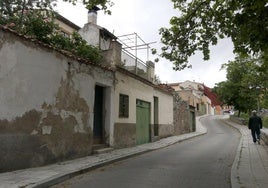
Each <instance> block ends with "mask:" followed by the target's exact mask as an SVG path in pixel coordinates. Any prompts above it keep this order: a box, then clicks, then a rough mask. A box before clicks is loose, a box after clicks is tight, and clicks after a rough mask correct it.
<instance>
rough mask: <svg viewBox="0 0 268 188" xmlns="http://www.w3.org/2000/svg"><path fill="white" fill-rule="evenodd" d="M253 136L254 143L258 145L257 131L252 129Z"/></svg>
mask: <svg viewBox="0 0 268 188" xmlns="http://www.w3.org/2000/svg"><path fill="white" fill-rule="evenodd" d="M251 135H252V138H253V142H254V143H256V141H257V140H256V131H255V129H251Z"/></svg>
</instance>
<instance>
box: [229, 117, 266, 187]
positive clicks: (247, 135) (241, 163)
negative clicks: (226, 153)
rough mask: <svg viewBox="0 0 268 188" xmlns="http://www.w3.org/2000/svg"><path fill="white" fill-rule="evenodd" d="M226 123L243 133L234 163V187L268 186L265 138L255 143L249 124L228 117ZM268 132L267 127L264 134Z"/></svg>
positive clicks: (232, 173)
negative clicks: (242, 123)
mask: <svg viewBox="0 0 268 188" xmlns="http://www.w3.org/2000/svg"><path fill="white" fill-rule="evenodd" d="M226 123H228V124H229V125H231V126H233V127H235V128H236V129H238V130H239V131H240V133H241V140H240V144H239V146H238V149H237V154H236V158H235V161H234V163H233V165H232V171H231V183H232V188H267V187H268V147H267V145H265V143H264V142H263V140H262V141H261V145H258V144H254V143H253V141H252V138H251V132H250V130H249V129H248V127H247V126H244V125H239V124H236V123H234V122H232V121H230V120H228V119H226ZM265 133H267V129H266V130H263V131H262V134H265Z"/></svg>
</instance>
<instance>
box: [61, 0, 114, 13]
mask: <svg viewBox="0 0 268 188" xmlns="http://www.w3.org/2000/svg"><path fill="white" fill-rule="evenodd" d="M63 1H65V2H69V3H72V4H74V5H75V4H76V3H77V2H78V0H63ZM82 3H83V4H84V5H85V7H86V8H87V9H88V10H90V9H92V8H93V7H94V6H96V5H98V6H100V7H101V9H102V10H104V12H105V13H107V14H111V11H110V10H109V8H110V7H112V6H113V5H114V3H113V2H112V1H111V0H82Z"/></svg>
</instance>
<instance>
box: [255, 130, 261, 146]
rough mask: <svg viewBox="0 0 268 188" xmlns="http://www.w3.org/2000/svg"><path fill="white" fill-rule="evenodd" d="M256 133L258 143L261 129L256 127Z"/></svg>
mask: <svg viewBox="0 0 268 188" xmlns="http://www.w3.org/2000/svg"><path fill="white" fill-rule="evenodd" d="M256 135H257V140H258V144H260V138H261V136H260V135H261V131H260V129H256Z"/></svg>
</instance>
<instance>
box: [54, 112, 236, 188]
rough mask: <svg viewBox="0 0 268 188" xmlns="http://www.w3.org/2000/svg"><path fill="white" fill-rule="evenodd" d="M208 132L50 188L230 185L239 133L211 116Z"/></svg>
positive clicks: (206, 122) (204, 121)
mask: <svg viewBox="0 0 268 188" xmlns="http://www.w3.org/2000/svg"><path fill="white" fill-rule="evenodd" d="M201 122H202V124H203V125H204V126H205V127H206V128H207V129H208V133H207V134H205V135H203V136H199V137H196V138H192V139H190V140H186V141H183V142H180V143H177V144H174V145H172V146H169V147H167V148H164V149H160V150H156V151H153V152H149V153H145V154H142V155H139V156H136V157H133V158H129V159H127V160H124V161H120V162H117V163H114V164H111V165H108V166H105V167H102V168H100V169H96V170H94V171H91V172H89V173H86V174H82V175H80V176H77V177H75V178H73V179H70V180H68V181H66V182H63V183H62V184H58V185H56V186H53V188H62V187H77V188H83V187H85V188H91V187H92V188H93V187H94V188H108V187H109V188H110V187H114V188H158V187H159V188H173V187H174V188H175V187H176V188H180V187H182V188H208V187H211V188H212V187H217V188H229V187H231V182H230V176H231V166H232V163H233V161H234V158H235V153H236V149H237V146H238V143H239V138H240V134H239V133H238V131H237V130H235V129H234V128H232V127H229V126H228V125H226V124H224V123H222V122H221V120H217V119H214V118H213V117H207V118H203V119H202V120H201Z"/></svg>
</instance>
